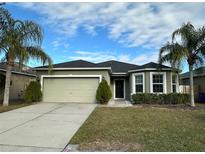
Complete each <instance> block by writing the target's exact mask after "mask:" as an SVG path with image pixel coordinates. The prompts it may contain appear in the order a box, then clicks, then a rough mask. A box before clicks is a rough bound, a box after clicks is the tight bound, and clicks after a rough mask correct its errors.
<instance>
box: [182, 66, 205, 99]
mask: <svg viewBox="0 0 205 154" xmlns="http://www.w3.org/2000/svg"><path fill="white" fill-rule="evenodd" d="M193 76H194V92H195V99H196V101H200V99H201V98H200V97H205V96H200V94H201V95H204V94H205V84H204V83H205V66H203V67H200V68H197V69H195V70H194V71H193ZM180 85H187V86H189V72H186V73H183V74H181V75H180ZM203 102H205V98H204V101H203Z"/></svg>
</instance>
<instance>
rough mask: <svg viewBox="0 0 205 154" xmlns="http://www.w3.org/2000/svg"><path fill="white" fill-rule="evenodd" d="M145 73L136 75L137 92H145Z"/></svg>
mask: <svg viewBox="0 0 205 154" xmlns="http://www.w3.org/2000/svg"><path fill="white" fill-rule="evenodd" d="M143 86H144V85H143V74H139V75H135V92H136V93H140V92H143V89H144V87H143Z"/></svg>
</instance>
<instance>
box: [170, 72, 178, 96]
mask: <svg viewBox="0 0 205 154" xmlns="http://www.w3.org/2000/svg"><path fill="white" fill-rule="evenodd" d="M173 75H176V83H175V84H173V82H172V77H173ZM173 85H176V93H179V75H178V74H173V73H172V72H171V92H172V93H173Z"/></svg>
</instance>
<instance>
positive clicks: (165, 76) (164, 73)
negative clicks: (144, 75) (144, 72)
mask: <svg viewBox="0 0 205 154" xmlns="http://www.w3.org/2000/svg"><path fill="white" fill-rule="evenodd" d="M153 74H162V75H163V93H164V94H166V93H167V73H166V72H150V93H154V92H153V86H152V84H153V83H152V75H153ZM159 94H160V93H159Z"/></svg>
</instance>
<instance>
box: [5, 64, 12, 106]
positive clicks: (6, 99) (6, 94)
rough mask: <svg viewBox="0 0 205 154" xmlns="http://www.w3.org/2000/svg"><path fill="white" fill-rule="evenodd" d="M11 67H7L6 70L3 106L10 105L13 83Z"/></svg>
mask: <svg viewBox="0 0 205 154" xmlns="http://www.w3.org/2000/svg"><path fill="white" fill-rule="evenodd" d="M11 69H12V66H11V65H9V64H8V65H7V69H6V82H5V89H4V101H3V106H8V105H9V91H10V82H11Z"/></svg>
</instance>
